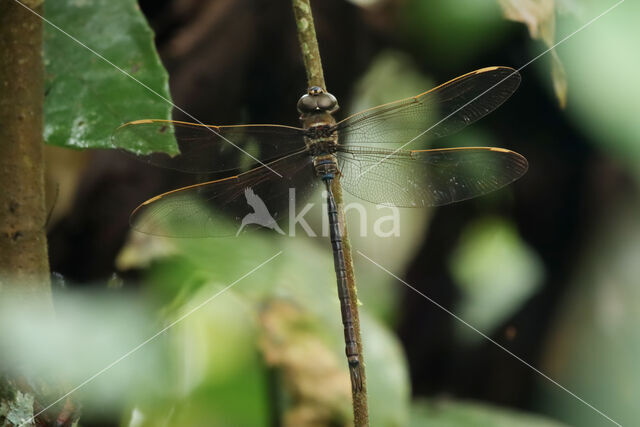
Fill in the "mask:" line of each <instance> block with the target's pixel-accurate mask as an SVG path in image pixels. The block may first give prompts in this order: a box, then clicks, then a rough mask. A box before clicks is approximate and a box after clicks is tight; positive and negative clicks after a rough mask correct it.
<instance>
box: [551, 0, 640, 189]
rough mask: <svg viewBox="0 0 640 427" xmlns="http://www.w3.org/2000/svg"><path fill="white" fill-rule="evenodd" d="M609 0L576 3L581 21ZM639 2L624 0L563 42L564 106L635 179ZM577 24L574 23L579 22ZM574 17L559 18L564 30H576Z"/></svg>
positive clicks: (639, 165) (638, 163)
mask: <svg viewBox="0 0 640 427" xmlns="http://www.w3.org/2000/svg"><path fill="white" fill-rule="evenodd" d="M613 4H614V2H601V1H585V2H583V3H580V6H581V9H580V10H581V12H580V14H579V17H580V23H581V22H582V21H587V20H589V19H592V18H595V17H596V16H598V15H599V14H601V13H603V12H604V11H605V10H606V9H607V8H608V7H611V6H613ZM638 14H640V3H638V2H624V3H623V4H621V5H620V6H619V7H617V8H616V9H614V10H613V11H611V12H610V13H609V14H607V15H606V16H604V17H603V18H602V19H599V20H598V21H597V22H595V23H594V24H593V25H592V26H591V27H589V28H587V29H585V30H584V31H581V32H580V33H579V35H577V36H576V37H574V38H572V39H571V41H570V42H567V43H565V44H564V45H562V47H561V48H559V50H560V55H561V56H562V57H563V58H564V59H565V62H566V68H567V77H568V79H569V81H570V82H571V85H572V87H575V88H576V90H575V91H571V94H570V96H569V100H568V108H567V112H568V113H569V116H570V117H571V119H572V120H573V121H574V123H575V125H576V126H577V127H579V128H580V129H581V130H582V132H584V133H585V134H586V135H588V137H589V139H590V140H591V142H592V143H593V144H595V145H596V146H597V147H598V149H600V150H601V151H602V152H603V153H605V154H607V155H612V156H614V157H615V158H616V159H617V160H618V161H619V162H620V163H622V164H624V165H625V167H626V168H628V170H629V171H630V172H632V173H634V174H635V176H636V178H638V179H640V143H638V141H639V139H638V135H640V121H639V120H638V118H637V111H638V108H639V101H638V100H640V82H639V81H638V78H637V75H636V74H637V70H638V68H640V56H638V55H635V54H634V53H633V52H635V51H636V50H637V46H636V43H635V40H637V38H638V26H637V22H636V20H635V19H634V18H635V17H636V16H638ZM578 24H579V23H578ZM578 24H577V23H576V20H575V19H564V20H561V21H559V22H558V26H559V29H560V30H561V31H562V33H563V34H566V33H569V32H570V31H572V30H575V27H576V26H577V25H578Z"/></svg>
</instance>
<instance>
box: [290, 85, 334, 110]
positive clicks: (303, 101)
mask: <svg viewBox="0 0 640 427" xmlns="http://www.w3.org/2000/svg"><path fill="white" fill-rule="evenodd" d="M338 108H340V107H339V106H338V100H337V99H336V97H335V96H333V95H331V94H330V93H329V92H326V91H325V90H324V89H322V88H321V87H318V86H311V87H310V88H309V90H308V91H307V93H306V94H304V95H302V97H301V98H300V100H299V101H298V112H299V113H300V114H302V115H303V116H306V115H309V114H314V113H329V114H333V113H335V112H336V111H338Z"/></svg>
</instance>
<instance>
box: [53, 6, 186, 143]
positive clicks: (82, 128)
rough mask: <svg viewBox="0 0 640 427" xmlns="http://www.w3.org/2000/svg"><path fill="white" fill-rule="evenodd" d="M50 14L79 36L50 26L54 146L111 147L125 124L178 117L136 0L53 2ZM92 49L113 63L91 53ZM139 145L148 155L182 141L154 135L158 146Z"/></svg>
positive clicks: (150, 32) (57, 21)
mask: <svg viewBox="0 0 640 427" xmlns="http://www.w3.org/2000/svg"><path fill="white" fill-rule="evenodd" d="M44 15H45V17H46V18H47V19H48V20H50V21H51V22H53V23H54V24H55V25H56V26H58V27H59V28H61V29H62V30H63V31H66V32H67V33H68V34H69V35H70V36H72V37H74V38H76V39H77V40H79V41H80V43H78V42H76V41H74V40H72V39H71V38H70V37H69V35H67V34H65V33H63V32H62V31H60V30H58V29H57V28H54V27H53V26H51V25H45V26H44V30H45V35H44V60H45V68H46V98H45V107H44V110H45V128H44V138H45V141H46V142H47V143H49V144H53V145H59V146H64V147H71V148H105V147H110V145H111V144H110V138H111V134H112V133H113V131H114V130H115V129H116V128H117V127H118V126H119V125H121V124H122V123H124V122H126V121H130V120H136V119H141V118H158V119H163V118H165V119H170V118H171V104H170V103H169V101H168V100H169V99H170V98H171V95H170V94H169V84H168V80H169V78H168V75H167V72H166V71H165V69H164V68H163V67H162V64H161V63H160V59H159V58H158V55H157V53H156V51H155V46H154V40H153V32H152V30H151V29H150V28H149V25H148V24H147V21H146V20H145V18H144V16H143V15H142V13H141V12H140V8H139V7H138V2H137V1H136V0H123V1H111V0H83V1H74V0H58V1H47V2H44ZM87 47H88V48H89V49H92V50H94V51H95V52H98V53H100V54H101V55H103V56H104V57H105V58H106V59H107V60H108V61H110V62H111V63H112V64H113V65H112V64H109V63H107V62H105V61H104V60H102V59H100V58H98V57H97V56H96V55H93V54H92V53H91V52H88V51H87ZM114 65H115V66H118V67H120V68H121V69H122V70H123V71H124V72H126V73H128V74H129V75H131V76H133V77H134V78H135V79H137V80H138V82H136V81H134V80H133V79H131V78H127V77H126V76H125V74H124V73H123V72H122V71H120V70H118V69H116V68H115V67H114ZM140 83H142V84H144V85H146V86H147V87H148V88H145V87H143V86H142V85H141V84H140ZM151 90H153V91H155V92H157V93H158V94H159V95H160V96H162V97H164V98H165V99H166V101H164V100H162V99H161V98H159V97H157V96H156V95H154V94H152V93H151ZM155 144H157V145H155ZM123 148H128V147H123ZM135 148H138V150H139V152H142V153H145V152H149V151H168V152H175V141H174V140H173V139H172V138H170V137H167V138H164V139H156V140H154V146H153V147H135Z"/></svg>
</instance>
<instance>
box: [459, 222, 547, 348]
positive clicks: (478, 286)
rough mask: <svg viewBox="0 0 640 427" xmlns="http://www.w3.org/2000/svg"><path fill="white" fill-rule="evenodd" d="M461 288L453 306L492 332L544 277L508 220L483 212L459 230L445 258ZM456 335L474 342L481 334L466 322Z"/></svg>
mask: <svg viewBox="0 0 640 427" xmlns="http://www.w3.org/2000/svg"><path fill="white" fill-rule="evenodd" d="M449 267H450V269H451V273H452V275H453V277H454V278H455V281H456V284H457V285H458V287H459V288H460V291H461V292H462V300H461V301H460V303H459V304H458V307H456V312H457V313H458V314H459V315H460V316H461V317H462V318H463V319H465V320H466V321H468V322H469V323H471V324H472V325H474V326H476V327H477V328H479V329H480V330H482V331H484V332H486V333H491V332H492V331H493V330H494V328H496V327H497V326H498V325H499V324H500V323H502V322H504V320H505V319H506V318H508V317H509V316H511V315H512V314H513V313H515V312H516V311H517V310H518V308H519V307H520V306H521V305H522V304H523V303H524V302H525V301H527V300H528V299H529V298H530V297H531V296H532V295H534V294H535V293H536V292H537V291H538V289H539V288H540V286H541V284H542V280H543V279H544V267H543V264H542V261H541V260H540V259H539V257H538V256H537V254H536V253H535V252H534V251H533V250H532V249H531V248H530V247H529V246H527V244H526V242H524V241H523V240H522V239H521V238H520V236H519V234H518V231H517V230H516V228H515V226H514V225H513V224H511V223H510V222H508V221H506V220H504V219H501V218H491V217H488V218H483V219H479V220H476V221H475V222H472V223H471V224H470V225H469V226H468V227H467V228H466V229H465V230H464V232H463V233H462V236H461V239H460V243H459V245H458V247H457V248H456V251H455V252H454V253H453V254H452V257H451V259H450V261H449ZM457 332H458V334H459V338H460V339H462V340H464V341H467V342H474V341H477V340H479V339H481V337H480V336H479V335H478V334H476V333H475V332H473V331H471V330H470V329H469V328H467V327H466V326H462V325H461V326H460V329H458V331H457Z"/></svg>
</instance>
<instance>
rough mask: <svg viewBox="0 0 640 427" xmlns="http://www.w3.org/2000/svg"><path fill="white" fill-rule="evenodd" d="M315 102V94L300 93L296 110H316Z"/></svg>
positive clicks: (301, 111)
mask: <svg viewBox="0 0 640 427" xmlns="http://www.w3.org/2000/svg"><path fill="white" fill-rule="evenodd" d="M316 108H317V104H316V100H315V96H312V95H302V97H301V98H300V100H299V101H298V112H299V113H300V114H305V113H311V112H313V111H314V110H316Z"/></svg>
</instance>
